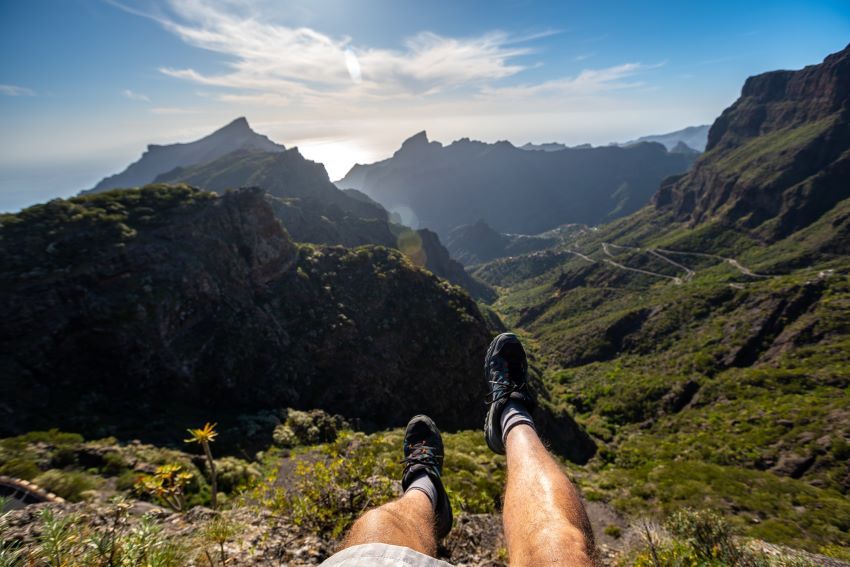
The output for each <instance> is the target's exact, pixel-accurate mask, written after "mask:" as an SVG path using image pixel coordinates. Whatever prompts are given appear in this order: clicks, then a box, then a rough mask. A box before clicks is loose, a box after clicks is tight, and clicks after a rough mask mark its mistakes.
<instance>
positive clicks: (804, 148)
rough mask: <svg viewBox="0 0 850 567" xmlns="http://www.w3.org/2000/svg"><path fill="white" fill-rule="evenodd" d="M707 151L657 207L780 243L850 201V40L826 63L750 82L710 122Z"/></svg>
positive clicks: (669, 186) (659, 197)
mask: <svg viewBox="0 0 850 567" xmlns="http://www.w3.org/2000/svg"><path fill="white" fill-rule="evenodd" d="M706 150H707V151H706V153H705V154H704V155H703V156H702V157H701V158H700V159H699V160H698V161H697V162H696V163H695V165H694V167H693V169H692V170H691V171H689V172H688V173H687V174H686V175H685V176H683V177H682V178H680V179H679V180H677V181H675V182H673V183H665V184H664V185H663V186H662V187H661V189H659V191H658V193H657V194H656V196H655V197H654V199H653V201H654V203H655V205H656V207H658V208H665V207H670V208H672V210H673V212H674V214H675V215H676V218H677V220H681V221H689V222H690V223H692V224H698V223H703V222H708V221H712V222H714V221H720V222H722V223H724V224H737V225H738V226H739V227H740V228H741V229H744V230H755V231H758V232H759V233H760V235H759V236H760V238H763V239H766V240H768V241H772V240H775V239H778V238H781V237H783V236H787V235H788V234H790V233H792V232H794V231H795V230H799V229H801V228H803V227H805V226H808V225H809V224H811V223H813V222H814V221H816V220H817V219H818V218H820V216H821V215H823V214H824V213H826V212H827V211H829V210H830V209H831V208H832V207H833V206H834V205H835V204H836V203H838V202H839V201H841V200H842V199H845V198H847V197H850V186H848V184H847V182H846V180H847V178H848V175H850V157H848V156H850V152H848V150H850V46H848V47H847V48H845V49H844V50H843V51H841V52H839V53H835V54H833V55H830V56H828V57H827V58H826V59H825V60H824V61H823V62H822V63H820V64H818V65H810V66H808V67H805V68H804V69H801V70H799V71H773V72H769V73H764V74H761V75H757V76H755V77H750V78H749V79H747V81H746V83H745V85H744V87H743V89H742V91H741V97H740V98H739V99H738V100H737V101H735V103H734V104H732V106H730V107H729V108H727V109H726V110H724V111H723V113H722V114H721V115H720V117H719V118H718V119H717V120H716V121H715V122H714V124H713V125H712V126H711V130H710V132H709V136H708V145H707V147H706Z"/></svg>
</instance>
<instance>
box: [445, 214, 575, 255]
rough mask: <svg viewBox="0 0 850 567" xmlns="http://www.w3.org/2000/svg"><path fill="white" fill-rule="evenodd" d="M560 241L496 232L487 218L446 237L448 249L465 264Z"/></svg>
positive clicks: (458, 228)
mask: <svg viewBox="0 0 850 567" xmlns="http://www.w3.org/2000/svg"><path fill="white" fill-rule="evenodd" d="M558 242H560V239H558V238H555V237H554V236H543V235H538V236H529V235H525V234H502V233H500V232H496V231H495V230H493V228H492V227H491V226H490V225H488V224H487V223H486V222H485V221H484V220H483V219H481V220H479V221H478V222H476V223H475V224H470V225H464V226H459V227H457V228H455V229H453V230H452V231H451V232H449V234H448V236H446V248H447V249H448V250H449V253H450V254H451V255H452V258H455V259H456V260H457V261H459V262H460V263H461V264H464V265H471V264H480V263H482V262H489V261H490V260H494V259H496V258H503V257H505V256H514V255H519V254H526V253H528V252H534V251H536V250H543V249H545V248H551V247H552V246H554V245H555V244H557V243H558Z"/></svg>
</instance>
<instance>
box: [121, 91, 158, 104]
mask: <svg viewBox="0 0 850 567" xmlns="http://www.w3.org/2000/svg"><path fill="white" fill-rule="evenodd" d="M122 94H123V95H124V96H125V97H127V98H129V99H130V100H137V101H139V102H150V101H151V99H150V97H149V96H148V95H145V94H142V93H137V92H133V91H131V90H130V89H124V91H123V92H122Z"/></svg>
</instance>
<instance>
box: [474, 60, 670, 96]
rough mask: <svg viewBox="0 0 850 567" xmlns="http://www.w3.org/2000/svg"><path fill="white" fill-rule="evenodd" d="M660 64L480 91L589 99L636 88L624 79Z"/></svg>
mask: <svg viewBox="0 0 850 567" xmlns="http://www.w3.org/2000/svg"><path fill="white" fill-rule="evenodd" d="M659 66H660V65H644V64H641V63H625V64H623V65H616V66H614V67H607V68H604V69H585V70H584V71H582V72H581V73H579V74H578V75H576V76H575V77H564V78H560V79H553V80H550V81H544V82H542V83H536V84H526V85H516V86H509V87H496V88H485V89H482V94H483V95H485V96H496V97H502V98H529V97H537V96H541V95H557V96H572V97H580V96H590V95H594V94H597V93H600V92H604V91H612V90H621V89H628V88H638V87H643V86H645V85H646V83H645V82H643V81H635V80H627V79H629V78H630V77H633V76H634V75H636V74H638V73H640V72H643V71H647V70H649V69H653V68H657V67H659Z"/></svg>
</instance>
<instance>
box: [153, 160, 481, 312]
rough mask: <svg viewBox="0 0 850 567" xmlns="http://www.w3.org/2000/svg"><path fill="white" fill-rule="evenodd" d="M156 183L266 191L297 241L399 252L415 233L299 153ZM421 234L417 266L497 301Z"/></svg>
mask: <svg viewBox="0 0 850 567" xmlns="http://www.w3.org/2000/svg"><path fill="white" fill-rule="evenodd" d="M157 180H158V181H160V182H169V183H174V182H180V183H187V184H189V185H192V186H194V187H200V188H202V189H206V190H209V191H217V192H219V193H223V192H224V191H226V190H229V189H234V188H237V187H248V186H256V187H259V188H261V189H264V190H265V191H267V192H268V194H269V200H270V202H271V204H272V207H273V210H274V211H275V214H276V215H277V216H278V218H280V220H281V221H282V222H283V224H284V226H286V228H287V230H288V231H289V233H290V235H291V236H292V237H293V238H294V239H295V240H296V241H298V242H310V243H313V244H342V245H343V246H361V245H364V244H379V245H381V246H390V247H393V248H399V247H400V246H399V238H400V235H401V233H403V232H410V230H409V229H407V228H405V227H402V226H399V225H395V224H393V223H391V222H389V221H388V215H387V212H386V210H384V208H383V207H381V206H380V205H379V204H378V203H376V202H374V201H372V200H371V199H369V198H368V197H367V196H365V195H363V194H360V193H358V192H356V191H350V192H349V191H341V190H339V189H337V188H336V186H334V184H333V183H331V182H330V180H329V179H328V174H327V172H326V171H325V168H324V166H322V164H320V163H316V162H313V161H310V160H308V159H305V158H304V157H303V156H301V154H300V153H299V152H298V150H297V149H295V148H293V149H290V150H287V151H285V152H277V153H268V152H249V151H239V152H234V153H231V154H228V155H226V156H222V157H221V158H219V159H217V160H214V161H212V162H210V163H206V164H203V165H199V166H196V167H190V168H177V169H175V170H173V171H170V172H168V173H166V174H163V175H161V176H160V177H158V178H157ZM416 232H417V236H416V237H415V240H416V242H417V250H416V251H414V253H410V252H411V251H410V250H405V252H406V253H408V256H410V257H411V258H412V259H413V260H414V262H415V263H417V265H420V266H422V267H424V268H427V269H428V270H430V271H431V272H433V273H434V274H436V275H438V276H440V277H441V278H445V279H447V280H449V281H450V282H452V283H454V284H456V285H459V286H461V287H463V288H464V289H466V290H467V291H468V292H469V293H471V294H472V295H473V296H474V297H476V298H479V299H485V300H491V299H493V298H494V297H495V295H494V293H493V290H492V289H490V288H489V286H487V285H485V284H483V283H482V282H479V281H477V280H475V279H474V278H472V277H471V276H470V275H469V274H467V273H466V272H465V271H464V269H463V266H461V265H460V264H458V263H457V262H455V261H453V260H451V259H450V258H449V254H448V252H447V251H446V249H445V248H444V247H443V245H442V244H441V243H440V240H439V238H437V237H436V235H435V234H433V233H432V232H430V231H427V230H425V229H420V230H418V231H416ZM402 248H403V247H402Z"/></svg>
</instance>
